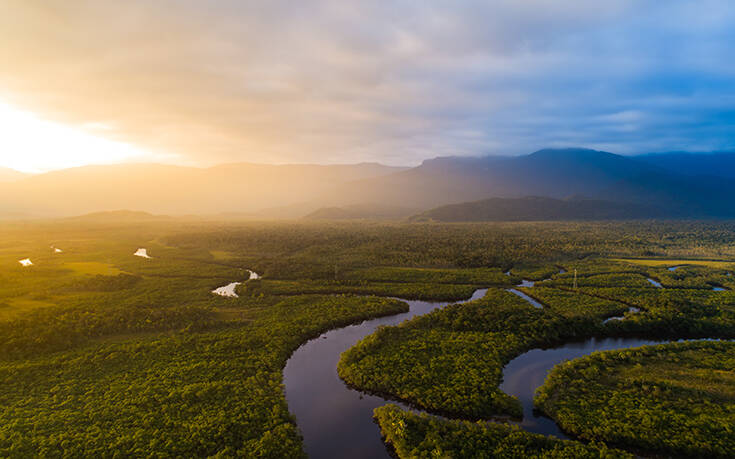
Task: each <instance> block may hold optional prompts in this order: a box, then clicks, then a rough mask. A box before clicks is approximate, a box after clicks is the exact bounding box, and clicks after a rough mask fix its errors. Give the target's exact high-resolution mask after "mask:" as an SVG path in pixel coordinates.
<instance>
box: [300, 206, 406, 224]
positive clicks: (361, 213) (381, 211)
mask: <svg viewBox="0 0 735 459" xmlns="http://www.w3.org/2000/svg"><path fill="white" fill-rule="evenodd" d="M416 212H417V209H412V208H409V207H399V206H391V205H387V204H354V205H350V206H345V207H322V208H320V209H317V210H315V211H314V212H311V213H310V214H308V215H306V216H305V217H304V218H306V219H309V220H354V219H374V220H397V219H403V218H406V217H408V216H411V215H413V214H415V213H416Z"/></svg>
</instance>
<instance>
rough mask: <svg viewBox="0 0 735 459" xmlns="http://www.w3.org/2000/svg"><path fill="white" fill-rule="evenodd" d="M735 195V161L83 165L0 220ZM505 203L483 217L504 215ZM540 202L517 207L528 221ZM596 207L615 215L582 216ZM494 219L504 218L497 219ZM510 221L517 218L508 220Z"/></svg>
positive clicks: (366, 212) (50, 179) (671, 206)
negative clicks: (498, 212)
mask: <svg viewBox="0 0 735 459" xmlns="http://www.w3.org/2000/svg"><path fill="white" fill-rule="evenodd" d="M733 192H735V153H730V152H717V153H710V154H692V153H682V152H671V153H658V154H647V155H639V156H621V155H617V154H613V153H608V152H603V151H596V150H589V149H580V148H569V149H544V150H539V151H536V152H534V153H531V154H528V155H522V156H485V157H439V158H434V159H430V160H426V161H424V162H423V163H422V164H420V165H419V166H417V167H413V168H395V167H388V166H383V165H380V164H374V163H365V164H355V165H335V166H317V165H282V166H277V165H259V164H249V163H239V164H227V165H222V166H217V167H212V168H191V167H180V166H169V165H159V164H125V165H114V166H86V167H80V168H73V169H66V170H60V171H54V172H49V173H46V174H40V175H33V176H28V177H21V178H19V179H16V180H13V181H9V182H8V181H5V182H1V181H0V215H3V214H5V215H9V214H12V213H18V212H25V213H27V214H32V215H35V216H68V215H78V214H83V213H89V212H96V211H109V210H116V209H136V210H141V211H146V212H152V213H164V214H169V215H181V214H208V215H217V214H223V213H226V214H228V215H240V216H247V217H251V218H252V217H255V218H269V217H290V218H294V217H302V216H306V215H309V217H310V218H327V219H344V218H403V217H408V216H409V215H413V214H421V213H423V212H425V211H428V210H430V209H434V208H437V207H440V206H447V205H452V204H459V203H470V202H474V201H482V200H489V199H491V198H503V199H506V200H508V199H511V200H512V199H515V200H517V199H519V198H525V197H529V196H534V197H537V198H550V199H552V200H554V201H549V202H547V203H546V204H547V205H552V204H553V205H555V206H556V208H557V210H559V211H560V212H561V213H562V214H565V213H567V212H568V211H569V212H571V211H570V210H569V208H570V206H571V207H573V208H575V209H576V210H575V211H573V212H571V214H572V215H577V217H565V218H643V217H649V216H650V217H671V218H733V217H735V202H733V200H732V199H731V196H732V194H733ZM537 198H536V199H537ZM570 198H572V199H570ZM557 201H562V202H561V203H559V202H557ZM508 202H510V201H497V200H496V201H489V203H490V204H489V203H488V202H486V203H485V206H486V207H487V206H488V205H490V206H491V207H493V208H494V209H500V208H502V207H503V206H506V207H507V205H508ZM533 202H536V201H533V200H528V199H527V200H526V201H516V205H524V206H525V207H526V208H528V209H529V210H530V209H531V208H532V207H533V205H535V204H533V205H532V203H533ZM595 202H596V205H597V206H598V207H600V208H603V207H604V208H606V209H607V211H608V214H605V213H604V212H603V213H602V214H599V212H598V214H599V215H598V214H595V213H594V212H592V210H588V211H587V213H584V212H583V215H579V214H578V213H577V212H579V211H580V209H588V208H590V206H591V205H592V203H595ZM565 203H566V204H565ZM583 204H584V205H583ZM529 206H530V207H529ZM469 207H472V206H469ZM469 207H467V208H469ZM542 207H543V206H542ZM592 207H594V206H592ZM565 208H566V209H567V210H563V209H565ZM615 209H617V210H615ZM488 212H490V214H488V215H490V216H492V218H493V219H497V218H500V219H502V215H496V214H495V213H493V212H495V210H493V211H488ZM538 212H540V210H539V211H538ZM506 214H507V216H508V218H509V219H512V218H511V217H512V216H513V214H512V212H511V211H510V210H507V211H506ZM539 215H541V214H539ZM595 215H598V216H597V217H595ZM600 215H601V216H600ZM605 215H609V217H605ZM588 216H589V217H588ZM424 217H428V214H426V215H424ZM516 217H517V216H516ZM532 217H533V215H526V216H525V217H523V218H532ZM468 219H470V218H469V217H468Z"/></svg>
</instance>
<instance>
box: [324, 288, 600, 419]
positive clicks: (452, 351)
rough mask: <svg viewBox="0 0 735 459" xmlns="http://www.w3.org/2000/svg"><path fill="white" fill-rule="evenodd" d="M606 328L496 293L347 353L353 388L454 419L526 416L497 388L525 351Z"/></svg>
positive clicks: (346, 371) (347, 376)
mask: <svg viewBox="0 0 735 459" xmlns="http://www.w3.org/2000/svg"><path fill="white" fill-rule="evenodd" d="M599 329H602V325H601V322H600V321H599V320H589V319H587V318H586V317H584V315H579V316H577V317H572V318H569V317H565V316H562V315H561V314H556V313H553V312H550V311H548V310H547V309H536V308H533V307H532V306H531V305H529V304H528V303H527V302H526V301H525V300H523V299H521V298H519V297H518V296H516V295H514V294H512V293H509V292H506V291H505V290H500V289H490V290H488V293H487V295H486V296H485V297H484V298H482V299H479V300H476V301H473V302H470V303H464V304H461V305H452V306H447V307H445V308H443V309H441V310H437V311H434V312H432V313H430V314H427V315H424V316H420V317H417V318H415V319H413V320H411V321H409V322H404V323H403V324H401V325H400V326H397V327H386V328H382V329H380V330H378V331H377V332H376V333H374V334H373V335H371V336H368V337H367V338H365V339H364V340H362V341H360V342H359V343H358V344H357V345H356V346H354V347H353V348H351V349H350V350H348V351H347V352H345V353H344V354H342V358H341V359H340V362H339V366H338V370H339V374H340V376H341V377H342V378H343V379H344V380H345V381H347V382H348V383H349V384H351V385H353V386H356V387H359V388H360V389H365V390H368V391H370V392H376V393H382V394H389V395H391V396H393V397H396V398H399V399H401V400H406V401H408V402H411V403H413V404H415V405H418V406H420V407H422V408H425V409H428V410H432V411H435V412H440V413H445V414H449V415H453V416H463V417H470V418H475V419H478V418H491V417H494V416H496V415H509V416H513V417H520V415H521V407H520V405H519V404H518V402H517V401H516V400H515V399H513V398H510V397H508V396H507V395H505V394H504V393H503V392H501V391H500V390H499V389H498V385H499V384H500V380H501V377H502V368H503V366H504V365H505V363H506V362H507V361H509V360H510V359H511V358H513V357H514V356H516V355H518V354H520V353H521V352H523V351H524V350H526V349H530V348H531V347H534V346H537V345H540V344H542V343H554V342H560V341H562V340H568V339H574V338H577V337H580V336H586V335H587V334H589V333H590V331H596V330H599Z"/></svg>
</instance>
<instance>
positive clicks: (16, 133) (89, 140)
mask: <svg viewBox="0 0 735 459" xmlns="http://www.w3.org/2000/svg"><path fill="white" fill-rule="evenodd" d="M102 127H103V125H100V124H99V123H90V124H87V125H85V126H83V127H74V126H67V125H64V124H60V123H56V122H52V121H47V120H44V119H41V118H39V117H38V116H37V115H35V114H33V113H31V112H27V111H23V110H19V109H17V108H14V107H12V106H10V105H7V104H4V103H3V102H0V133H1V135H0V166H2V167H10V168H12V169H16V170H19V171H22V172H32V173H33V172H45V171H49V170H53V169H63V168H68V167H75V166H83V165H87V164H110V163H119V162H122V161H127V160H135V159H137V160H145V159H147V158H149V157H150V153H149V152H146V151H145V150H142V149H139V148H137V147H134V146H132V145H129V144H126V143H124V142H118V141H114V140H109V139H106V138H104V137H101V136H98V135H95V134H94V133H93V132H90V131H92V130H99V131H101V130H103V129H102ZM107 129H109V128H107Z"/></svg>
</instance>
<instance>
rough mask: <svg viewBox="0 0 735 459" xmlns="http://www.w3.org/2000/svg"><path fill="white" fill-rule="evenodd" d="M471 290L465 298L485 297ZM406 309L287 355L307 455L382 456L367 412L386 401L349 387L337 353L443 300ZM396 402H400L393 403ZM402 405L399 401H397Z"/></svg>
mask: <svg viewBox="0 0 735 459" xmlns="http://www.w3.org/2000/svg"><path fill="white" fill-rule="evenodd" d="M486 292H487V289H480V290H477V291H475V293H474V294H473V295H472V297H471V298H470V299H468V300H466V301H472V300H476V299H479V298H482V297H483V296H485V293H486ZM406 303H408V305H409V311H408V312H406V313H402V314H396V315H393V316H389V317H381V318H378V319H372V320H366V321H364V322H362V323H360V324H355V325H350V326H347V327H344V328H338V329H336V330H331V331H328V332H326V333H324V334H322V335H321V336H319V337H318V338H316V339H313V340H311V341H308V342H306V343H305V344H303V345H302V346H301V347H299V348H298V349H297V350H296V352H294V353H293V355H292V356H291V358H290V359H289V360H288V362H287V363H286V367H285V368H284V370H283V383H284V385H285V386H286V400H287V401H288V408H289V411H291V413H292V414H293V415H294V416H295V417H296V422H297V424H298V426H299V429H300V430H301V434H302V435H303V437H304V448H305V449H306V452H307V454H308V455H309V457H312V458H351V459H358V458H379V457H384V458H387V457H389V456H388V453H387V450H386V448H385V444H384V443H383V441H382V440H381V438H380V429H379V428H378V426H377V425H375V423H374V422H373V410H374V409H375V408H377V407H379V406H383V405H385V404H386V403H388V401H387V400H386V399H384V398H382V397H378V396H374V395H368V394H364V393H362V392H359V391H357V390H354V389H350V388H348V387H347V385H345V383H344V382H343V381H342V380H341V379H340V378H339V376H338V375H337V363H338V362H339V356H340V354H342V352H344V351H346V350H347V349H349V348H351V347H352V346H354V345H355V343H357V342H358V341H359V340H360V339H362V338H364V337H365V336H367V335H370V334H372V333H373V332H374V331H375V329H376V328H377V327H379V326H382V325H398V324H399V323H401V322H403V321H404V320H407V319H411V318H413V317H415V316H419V315H423V314H427V313H429V312H431V311H433V310H435V309H437V308H440V307H442V306H444V305H446V303H441V302H427V301H406ZM399 405H400V404H399ZM402 406H403V407H404V408H406V406H405V405H402Z"/></svg>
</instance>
